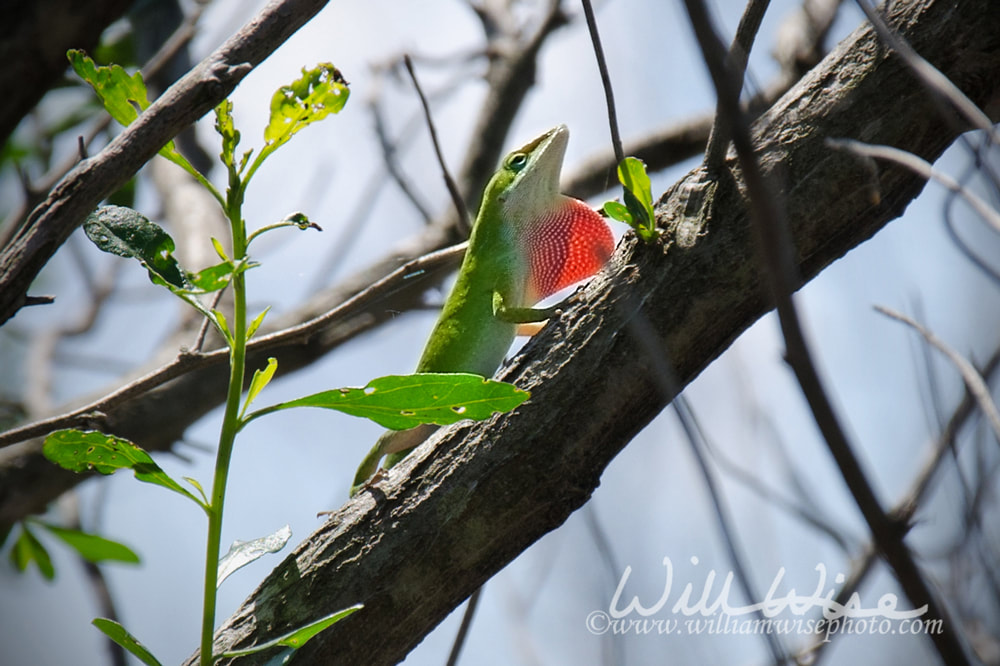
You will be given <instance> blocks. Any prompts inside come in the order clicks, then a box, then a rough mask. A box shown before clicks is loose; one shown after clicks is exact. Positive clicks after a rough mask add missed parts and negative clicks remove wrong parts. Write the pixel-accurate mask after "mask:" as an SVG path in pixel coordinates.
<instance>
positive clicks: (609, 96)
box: [581, 0, 625, 164]
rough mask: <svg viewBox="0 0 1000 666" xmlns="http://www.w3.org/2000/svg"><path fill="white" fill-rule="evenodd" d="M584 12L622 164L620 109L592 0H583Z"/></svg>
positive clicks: (616, 154)
mask: <svg viewBox="0 0 1000 666" xmlns="http://www.w3.org/2000/svg"><path fill="white" fill-rule="evenodd" d="M581 2H582V4H583V14H584V16H585V17H586V18H587V31H588V32H589V33H590V43H591V44H592V45H593V46H594V56H595V57H596V58H597V69H598V70H600V72H601V86H602V87H603V88H604V101H605V103H606V104H607V106H608V125H610V129H611V146H612V147H613V148H614V151H615V162H616V163H618V164H621V163H622V161H623V160H624V159H625V152H624V151H623V150H622V137H621V134H620V133H619V131H618V111H617V110H616V109H615V93H614V91H612V89H611V76H610V75H609V74H608V63H607V60H605V58H604V49H603V48H602V47H601V36H600V34H599V33H598V32H597V19H595V18H594V8H593V7H592V6H591V4H590V0H581Z"/></svg>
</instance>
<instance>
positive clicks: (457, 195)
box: [403, 55, 472, 232]
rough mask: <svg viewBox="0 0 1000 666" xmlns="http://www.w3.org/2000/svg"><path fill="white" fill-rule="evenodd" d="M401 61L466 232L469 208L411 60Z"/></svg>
mask: <svg viewBox="0 0 1000 666" xmlns="http://www.w3.org/2000/svg"><path fill="white" fill-rule="evenodd" d="M403 63H404V64H405V65H406V71H407V73H408V74H409V75H410V80H411V81H413V87H414V88H416V90H417V96H418V97H420V105H421V106H422V107H423V108H424V119H425V120H426V121H427V130H428V131H429V132H430V134H431V143H433V144H434V154H435V155H436V156H437V160H438V165H439V166H440V167H441V177H442V178H444V183H445V185H446V186H447V187H448V194H449V195H450V196H451V202H452V204H454V206H455V214H456V215H457V216H458V220H459V222H460V224H461V226H462V228H463V229H464V230H465V231H466V232H468V231H469V229H471V228H472V224H471V223H470V222H469V212H468V211H469V209H468V208H466V207H465V201H463V200H462V193H461V192H459V191H458V185H456V184H455V179H454V178H452V177H451V173H450V172H449V171H448V165H447V164H446V163H445V161H444V154H443V153H442V152H441V143H440V142H439V141H438V135H437V129H436V128H435V127H434V118H433V116H431V107H430V104H428V103H427V97H426V96H425V95H424V91H423V89H421V87H420V81H419V80H418V79H417V73H416V72H415V71H413V61H412V60H410V56H409V55H404V56H403Z"/></svg>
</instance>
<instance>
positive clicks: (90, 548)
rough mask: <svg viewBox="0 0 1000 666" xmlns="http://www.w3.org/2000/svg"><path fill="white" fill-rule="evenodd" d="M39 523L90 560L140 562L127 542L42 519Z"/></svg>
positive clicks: (95, 561)
mask: <svg viewBox="0 0 1000 666" xmlns="http://www.w3.org/2000/svg"><path fill="white" fill-rule="evenodd" d="M37 524H38V525H41V526H42V527H44V528H45V529H46V530H48V531H49V532H50V533H51V534H53V535H54V536H56V537H58V538H59V539H61V540H62V541H63V542H64V543H65V544H66V545H68V546H69V547H70V548H72V549H73V550H75V551H76V552H77V553H79V555H80V557H82V558H83V559H85V560H87V561H88V562H93V563H95V564H97V563H99V562H106V561H109V560H110V561H114V562H127V563H129V564H139V556H138V555H136V554H135V551H133V550H132V549H131V548H129V547H128V546H126V545H125V544H122V543H118V542H117V541H112V540H110V539H105V538H104V537H102V536H98V535H96V534H90V533H88V532H82V531H80V530H71V529H67V528H65V527H58V526H57V525H50V524H49V523H45V522H42V521H37Z"/></svg>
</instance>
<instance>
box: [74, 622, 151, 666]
mask: <svg viewBox="0 0 1000 666" xmlns="http://www.w3.org/2000/svg"><path fill="white" fill-rule="evenodd" d="M91 624H92V625H94V626H95V627H97V628H98V629H100V630H101V633H103V634H104V635H105V636H107V637H108V638H110V639H111V640H113V641H114V642H115V643H118V645H121V646H122V647H123V648H125V649H126V650H128V651H129V652H131V653H132V654H133V655H134V656H135V657H136V658H137V659H138V660H139V661H141V662H142V663H144V664H146V666H162V664H160V662H159V660H157V658H156V657H154V656H153V653H152V652H150V651H149V650H148V649H146V646H145V645H143V644H142V643H140V642H139V641H138V639H136V638H135V636H133V635H132V634H130V633H129V632H128V631H126V629H125V627H123V626H122V625H120V624H118V623H117V622H115V621H114V620H109V619H107V618H103V617H95V618H94V619H93V621H92V622H91Z"/></svg>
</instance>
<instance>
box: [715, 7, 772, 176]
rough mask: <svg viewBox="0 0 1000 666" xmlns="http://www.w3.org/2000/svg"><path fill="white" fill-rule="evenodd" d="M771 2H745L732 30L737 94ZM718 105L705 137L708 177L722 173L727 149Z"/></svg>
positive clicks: (731, 54) (726, 126)
mask: <svg viewBox="0 0 1000 666" xmlns="http://www.w3.org/2000/svg"><path fill="white" fill-rule="evenodd" d="M770 4H771V0H749V2H748V3H747V7H746V9H744V10H743V16H741V17H740V23H739V25H738V26H737V27H736V35H735V36H734V37H733V43H732V45H731V46H730V47H729V63H728V67H729V71H730V72H731V73H732V76H733V77H734V78H735V79H736V80H737V85H739V87H740V90H741V91H742V90H743V78H744V76H745V74H746V70H747V63H748V62H749V61H750V51H751V50H752V49H753V43H754V40H755V39H757V32H758V31H759V30H760V24H761V21H763V20H764V13H765V12H766V11H767V8H768V5H770ZM721 104H722V102H721V101H720V102H718V103H717V104H716V110H715V122H714V123H713V124H712V132H711V134H709V136H708V146H706V147H705V161H704V166H705V172H706V173H707V174H708V175H709V176H710V177H712V176H715V175H716V174H718V173H719V171H720V170H721V169H722V163H723V162H724V161H725V159H726V152H727V151H728V149H729V124H728V123H726V122H725V114H724V113H723V112H722V109H721V108H719V107H720V105H721Z"/></svg>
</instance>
